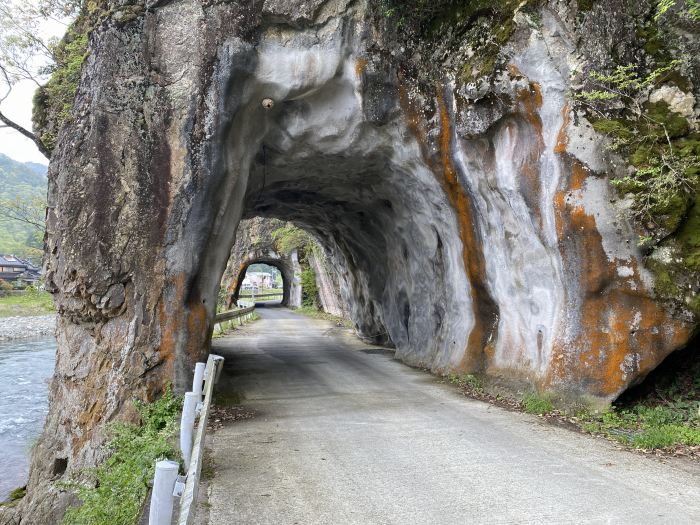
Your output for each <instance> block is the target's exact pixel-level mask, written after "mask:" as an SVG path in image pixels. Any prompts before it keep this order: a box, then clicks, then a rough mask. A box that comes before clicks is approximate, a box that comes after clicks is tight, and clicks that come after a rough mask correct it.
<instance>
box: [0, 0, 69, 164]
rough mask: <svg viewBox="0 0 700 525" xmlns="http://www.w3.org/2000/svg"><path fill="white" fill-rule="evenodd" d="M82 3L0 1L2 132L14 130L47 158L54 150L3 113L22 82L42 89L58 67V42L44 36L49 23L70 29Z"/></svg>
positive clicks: (27, 0)
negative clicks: (55, 67) (4, 103)
mask: <svg viewBox="0 0 700 525" xmlns="http://www.w3.org/2000/svg"><path fill="white" fill-rule="evenodd" d="M80 4H81V2H80V0H38V1H37V0H0V128H11V129H13V130H15V131H17V132H18V133H21V134H22V135H24V136H25V137H27V138H28V139H30V140H31V141H32V142H34V144H36V147H37V148H38V149H39V151H40V152H41V153H42V155H44V156H45V157H46V158H50V156H51V150H50V148H49V147H48V146H47V145H46V144H45V143H44V141H42V140H41V138H40V137H39V136H38V135H36V134H35V133H33V132H32V131H31V130H29V129H27V128H25V127H24V126H22V125H20V124H19V123H17V122H15V121H13V120H12V119H10V118H9V117H8V116H7V115H6V114H5V113H4V112H3V110H2V104H3V102H5V101H6V100H7V99H8V97H9V96H10V94H11V93H12V90H13V89H14V88H15V87H16V86H17V84H18V83H19V82H20V81H30V82H33V83H34V84H36V87H37V88H40V87H41V86H42V84H43V83H44V82H45V81H46V80H47V79H48V76H49V75H50V73H51V71H52V70H53V67H54V65H55V64H56V56H55V49H56V46H57V43H58V42H57V41H56V39H55V38H45V37H44V36H42V34H43V31H42V26H43V25H44V24H46V23H48V22H53V23H59V24H62V25H64V26H67V20H69V19H70V18H71V17H73V16H75V15H76V14H77V12H78V11H79V9H80Z"/></svg>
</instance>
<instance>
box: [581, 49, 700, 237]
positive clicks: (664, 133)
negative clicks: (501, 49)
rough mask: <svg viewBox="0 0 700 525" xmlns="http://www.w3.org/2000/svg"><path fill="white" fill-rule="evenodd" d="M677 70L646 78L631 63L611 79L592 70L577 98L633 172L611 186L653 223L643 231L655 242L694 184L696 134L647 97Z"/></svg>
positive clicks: (699, 148)
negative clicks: (588, 82)
mask: <svg viewBox="0 0 700 525" xmlns="http://www.w3.org/2000/svg"><path fill="white" fill-rule="evenodd" d="M680 65H681V64H680V61H679V60H674V61H671V62H670V63H668V64H666V65H664V66H662V67H659V68H657V69H655V70H653V71H651V72H650V73H648V74H646V75H642V74H640V73H639V71H638V68H637V66H635V65H633V64H628V65H625V66H620V65H618V66H617V67H616V68H615V70H614V71H613V72H612V73H610V74H601V73H598V72H595V71H594V72H592V73H591V74H590V79H591V82H592V83H593V86H594V88H593V89H590V90H585V91H582V92H581V93H579V94H578V98H579V100H581V101H583V102H584V103H585V104H586V105H587V107H588V108H589V109H591V110H592V111H593V117H594V119H593V127H594V129H595V130H596V131H598V132H600V133H604V134H606V135H608V136H609V137H610V138H611V139H612V141H611V148H612V149H614V150H616V151H618V152H620V153H622V154H623V155H625V156H627V157H628V158H629V161H630V164H631V165H632V166H633V167H634V168H635V169H634V172H633V173H632V174H631V175H628V176H626V177H624V178H621V179H617V180H614V181H612V184H613V185H614V186H616V187H617V188H618V189H619V190H620V191H621V192H622V193H627V194H631V195H633V196H634V207H635V212H636V213H637V218H638V219H639V220H640V222H643V223H646V224H653V228H648V229H649V233H650V234H651V236H652V238H653V237H656V239H655V240H657V241H658V240H660V239H661V238H663V237H665V236H666V235H668V233H670V232H674V231H675V230H676V229H677V228H678V227H679V226H680V223H681V221H682V219H683V217H685V215H686V213H687V211H688V209H689V208H690V207H691V206H692V205H693V203H694V201H695V198H696V187H697V184H698V175H699V170H698V164H699V162H700V142H699V141H698V138H700V135H698V134H697V133H691V132H690V129H691V128H690V124H689V122H688V119H687V118H686V117H684V116H683V115H681V114H679V113H677V112H674V111H673V110H672V108H671V107H670V106H669V104H668V102H666V101H664V100H654V101H652V99H651V98H650V96H649V94H650V92H651V90H652V89H654V88H655V87H657V86H660V85H662V84H664V82H665V81H666V80H668V77H669V75H670V73H671V72H673V71H674V70H675V69H676V68H678V67H680Z"/></svg>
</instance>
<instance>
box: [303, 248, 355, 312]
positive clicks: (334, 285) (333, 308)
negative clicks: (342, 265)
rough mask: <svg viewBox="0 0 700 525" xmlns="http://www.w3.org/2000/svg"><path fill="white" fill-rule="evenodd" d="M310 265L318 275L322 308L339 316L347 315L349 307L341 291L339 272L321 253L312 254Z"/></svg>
mask: <svg viewBox="0 0 700 525" xmlns="http://www.w3.org/2000/svg"><path fill="white" fill-rule="evenodd" d="M309 265H310V266H311V269H312V270H313V272H314V275H315V276H316V287H317V288H318V296H319V299H320V300H321V309H323V311H324V312H326V313H329V314H332V315H335V316H337V317H347V315H348V313H347V307H346V305H345V301H344V300H343V298H342V296H341V293H340V283H339V278H338V273H337V271H336V270H335V268H333V266H331V264H330V262H329V261H328V259H327V258H326V257H325V256H324V255H323V254H322V253H321V254H315V253H314V254H311V256H310V257H309Z"/></svg>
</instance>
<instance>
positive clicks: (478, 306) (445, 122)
mask: <svg viewBox="0 0 700 525" xmlns="http://www.w3.org/2000/svg"><path fill="white" fill-rule="evenodd" d="M399 100H400V102H401V107H402V109H403V112H404V115H405V116H406V120H407V124H408V127H409V129H410V130H411V131H412V132H413V134H414V135H415V137H416V139H417V140H418V143H419V144H420V146H421V150H422V152H423V159H424V160H425V162H426V164H427V165H428V167H429V168H430V169H431V171H432V172H433V174H434V175H435V177H436V178H437V179H438V182H440V184H441V186H442V187H443V189H444V191H445V194H446V195H447V198H448V200H449V202H450V205H451V206H452V208H453V209H454V211H455V214H456V217H457V222H458V226H459V232H460V238H461V240H462V260H463V262H464V269H465V271H466V273H467V278H468V280H469V284H470V297H471V302H472V311H473V312H474V326H473V327H472V330H471V332H470V333H469V338H468V341H467V347H466V349H465V351H464V356H463V358H462V361H461V363H460V368H461V369H463V370H465V371H477V370H483V369H484V368H485V367H486V365H487V362H488V356H493V354H494V353H495V342H496V341H495V338H496V329H497V325H498V307H497V305H496V304H495V302H494V300H493V298H492V297H491V295H490V294H489V291H488V290H487V288H486V264H485V261H484V259H483V250H482V249H481V246H480V241H479V237H478V234H477V231H476V228H477V224H476V222H475V219H474V214H473V211H472V203H471V200H470V197H469V196H468V195H467V193H466V192H465V190H464V188H463V187H462V185H461V183H460V181H459V178H458V173H457V169H456V168H455V166H454V163H453V162H452V156H451V155H452V148H451V142H452V126H451V121H450V114H449V111H448V109H447V105H446V104H445V100H444V97H443V95H442V93H441V88H438V95H437V103H438V110H439V116H440V123H441V127H440V143H439V146H440V152H439V153H440V162H439V163H438V162H435V160H434V159H433V158H432V157H431V155H430V153H429V147H428V145H427V144H428V139H427V135H428V134H427V133H426V131H425V129H424V128H423V124H422V122H423V120H422V119H421V118H420V115H419V113H418V111H417V110H415V109H414V108H413V104H412V102H411V101H410V99H409V97H408V94H407V91H406V89H405V88H404V87H403V85H401V86H400V89H399Z"/></svg>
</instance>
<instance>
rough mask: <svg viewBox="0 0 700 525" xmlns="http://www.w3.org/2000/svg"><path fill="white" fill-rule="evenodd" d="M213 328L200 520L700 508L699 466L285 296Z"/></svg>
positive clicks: (635, 519)
mask: <svg viewBox="0 0 700 525" xmlns="http://www.w3.org/2000/svg"><path fill="white" fill-rule="evenodd" d="M258 313H259V314H261V316H262V319H261V320H259V321H257V322H255V323H253V324H252V325H249V326H248V327H246V328H244V329H243V330H241V331H240V332H238V333H237V334H236V335H235V336H233V337H227V338H223V339H218V340H217V341H215V343H214V350H213V351H214V352H215V353H219V354H221V355H223V356H224V357H225V358H226V362H225V369H224V374H223V375H222V379H221V381H220V383H219V385H218V386H217V389H218V390H219V394H220V395H221V396H223V397H226V398H227V399H229V400H233V401H235V402H240V403H241V404H242V405H243V406H245V407H246V408H247V409H251V410H254V411H255V414H256V415H255V416H254V417H253V418H251V419H247V420H241V421H236V422H233V423H230V424H228V425H227V426H225V427H224V428H223V429H220V430H218V431H216V432H214V433H213V434H212V436H213V437H212V439H211V449H210V450H209V451H208V454H209V455H210V457H211V458H212V459H213V462H214V465H215V469H214V475H213V479H211V481H209V490H208V492H209V506H208V511H209V523H210V525H233V524H279V525H283V524H295V523H296V524H301V525H307V524H350V523H353V524H466V523H489V524H491V523H498V524H500V523H518V524H520V523H537V524H539V523H571V524H581V523H601V524H602V523H611V524H624V523H629V524H635V525H638V524H652V523H664V524H683V523H694V524H697V523H700V466H698V465H697V464H692V463H690V462H687V461H685V462H684V461H676V460H673V461H665V462H662V461H660V460H658V459H655V458H648V457H642V456H641V455H639V454H636V453H633V452H629V451H625V450H620V449H618V448H617V447H616V446H614V445H613V444H611V443H608V442H607V441H605V440H602V439H597V438H593V437H589V436H585V435H581V434H578V433H576V432H573V431H570V430H566V429H563V428H558V427H554V426H551V425H548V424H546V423H544V422H542V421H540V420H539V419H538V418H537V417H534V416H529V415H526V414H519V413H512V412H508V411H505V410H503V409H500V408H498V407H494V406H491V405H489V404H486V403H482V402H479V401H473V400H470V399H466V398H464V397H462V396H460V395H459V394H458V393H457V392H456V390H455V389H454V388H453V387H451V386H449V385H445V384H441V383H440V382H439V380H438V379H437V378H435V377H434V376H431V375H430V374H428V373H426V372H422V371H420V370H415V369H411V368H409V367H407V366H405V365H403V364H401V363H400V362H398V361H395V360H394V359H393V358H392V355H391V353H390V352H387V351H385V350H382V349H378V348H373V347H367V346H364V345H362V343H360V342H359V341H357V340H356V339H355V338H354V337H352V336H351V335H350V334H349V333H348V331H347V330H343V329H338V328H335V327H334V326H333V324H332V323H329V322H326V321H319V320H311V319H308V318H306V317H304V316H301V315H298V314H294V313H292V312H291V311H289V310H286V309H283V308H279V307H278V308H269V307H268V308H259V309H258Z"/></svg>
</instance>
